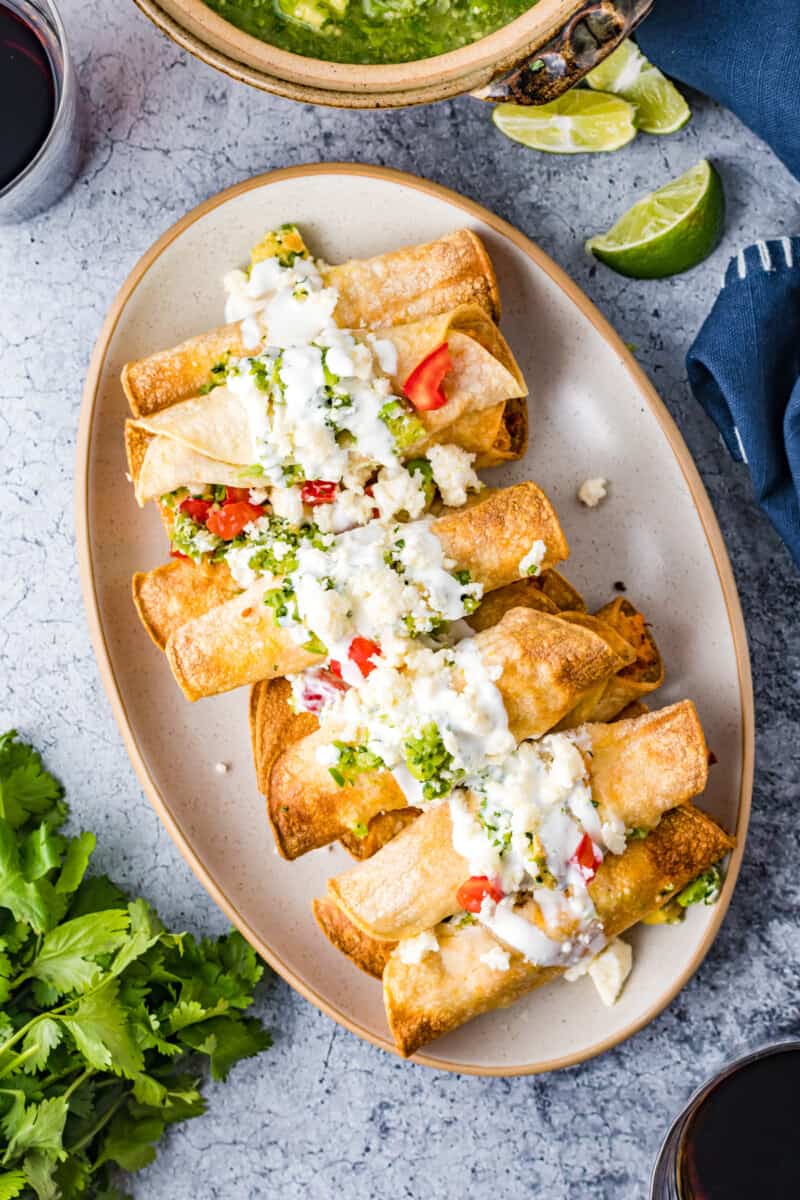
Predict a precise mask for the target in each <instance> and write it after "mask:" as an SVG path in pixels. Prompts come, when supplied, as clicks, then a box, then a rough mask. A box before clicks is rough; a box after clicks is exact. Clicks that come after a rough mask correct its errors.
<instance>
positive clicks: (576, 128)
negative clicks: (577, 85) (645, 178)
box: [492, 91, 636, 154]
mask: <svg viewBox="0 0 800 1200" xmlns="http://www.w3.org/2000/svg"><path fill="white" fill-rule="evenodd" d="M634 117H635V109H634V108H633V105H631V104H629V103H628V101H627V100H623V98H622V97H621V96H606V95H604V94H603V93H602V92H590V91H571V92H566V93H565V95H563V96H559V98H558V99H557V100H553V101H551V102H550V104H536V105H531V106H530V107H528V106H526V105H521V104H498V105H497V107H496V108H495V110H494V113H493V114H492V119H493V120H494V123H495V125H496V126H497V128H498V129H500V130H501V131H502V132H503V133H504V134H506V136H507V137H510V138H513V139H514V140H515V141H516V142H522V144H523V145H524V146H530V147H532V149H534V150H544V151H546V152H547V153H548V154H592V153H598V152H599V151H604V150H619V148H620V146H625V145H627V143H628V142H630V141H631V140H632V139H633V138H635V137H636V124H635V122H634Z"/></svg>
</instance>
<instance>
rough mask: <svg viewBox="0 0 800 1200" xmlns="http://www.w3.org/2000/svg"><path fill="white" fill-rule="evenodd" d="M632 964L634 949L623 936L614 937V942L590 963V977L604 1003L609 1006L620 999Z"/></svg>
mask: <svg viewBox="0 0 800 1200" xmlns="http://www.w3.org/2000/svg"><path fill="white" fill-rule="evenodd" d="M632 966H633V950H632V949H631V947H630V946H629V945H628V943H627V942H623V941H622V939H621V938H614V940H613V942H611V943H610V944H609V945H608V946H606V948H605V950H601V952H600V953H599V954H598V955H597V958H595V959H594V960H593V961H592V962H590V963H589V977H590V979H591V980H592V982H593V983H594V986H595V987H596V988H597V994H598V995H599V997H600V999H601V1000H602V1001H603V1004H605V1005H607V1006H608V1007H609V1008H610V1007H611V1005H612V1004H616V1002H617V1000H619V997H620V994H621V992H622V989H623V987H624V986H625V980H626V979H627V978H628V976H629V975H630V973H631V967H632Z"/></svg>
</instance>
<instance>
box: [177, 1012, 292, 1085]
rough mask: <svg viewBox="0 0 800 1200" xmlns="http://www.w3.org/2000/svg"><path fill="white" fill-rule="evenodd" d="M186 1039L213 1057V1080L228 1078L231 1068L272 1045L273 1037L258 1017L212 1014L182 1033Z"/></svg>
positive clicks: (201, 1051)
mask: <svg viewBox="0 0 800 1200" xmlns="http://www.w3.org/2000/svg"><path fill="white" fill-rule="evenodd" d="M181 1041H184V1042H186V1044H187V1045H188V1046H191V1047H192V1048H193V1049H194V1050H196V1051H197V1052H198V1053H199V1054H207V1055H208V1057H209V1058H210V1060H211V1075H212V1078H213V1079H227V1077H228V1072H229V1071H230V1069H231V1067H232V1066H233V1065H234V1064H235V1063H237V1062H239V1061H240V1060H241V1059H243V1058H252V1056H253V1055H254V1054H260V1052H261V1051H262V1050H267V1049H269V1047H270V1046H271V1045H272V1038H271V1037H270V1035H269V1033H267V1031H266V1030H265V1029H262V1027H261V1023H260V1022H259V1021H257V1020H256V1019H255V1018H254V1017H245V1018H241V1017H238V1018H234V1017H212V1018H211V1019H210V1020H208V1021H203V1022H202V1024H200V1025H193V1026H192V1027H191V1028H189V1029H184V1030H183V1031H182V1032H181Z"/></svg>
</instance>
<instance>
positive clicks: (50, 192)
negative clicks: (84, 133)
mask: <svg viewBox="0 0 800 1200" xmlns="http://www.w3.org/2000/svg"><path fill="white" fill-rule="evenodd" d="M2 5H3V7H5V8H6V9H8V10H9V11H10V12H11V14H12V15H13V16H16V17H18V18H19V19H20V20H21V21H22V22H23V23H24V24H26V25H27V26H29V28H30V29H31V30H32V31H33V32H34V33H35V35H36V36H37V37H38V38H39V40H40V41H41V43H42V45H43V46H44V49H45V51H46V52H47V57H48V59H49V61H50V68H51V70H52V74H53V86H54V89H55V106H54V112H53V120H52V123H51V125H50V130H49V132H48V134H47V136H46V137H45V140H44V141H43V142H42V144H41V146H40V147H39V149H38V150H37V151H36V153H35V154H34V156H33V158H32V159H31V160H30V161H29V162H28V163H26V164H25V166H24V167H22V169H21V170H20V172H19V174H17V175H15V176H14V178H13V179H11V180H9V182H8V183H7V184H6V185H5V187H3V188H2V189H0V224H9V223H11V222H13V221H24V220H26V219H27V218H28V217H32V216H35V215H36V213H40V212H43V211H44V210H45V209H46V208H49V207H50V205H51V204H54V203H55V201H56V200H58V198H59V197H60V196H61V195H63V193H64V192H65V191H66V190H67V188H68V187H69V186H70V184H71V183H72V182H73V180H74V179H75V176H76V175H77V173H78V167H79V165H80V123H79V111H78V97H79V93H78V83H77V79H76V77H75V69H74V67H73V65H72V62H71V60H70V57H69V52H68V50H67V40H66V35H65V33H64V26H63V24H62V21H61V17H60V16H59V14H58V12H57V10H56V8H55V5H54V4H52V3H51V0H2Z"/></svg>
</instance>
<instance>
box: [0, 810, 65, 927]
mask: <svg viewBox="0 0 800 1200" xmlns="http://www.w3.org/2000/svg"><path fill="white" fill-rule="evenodd" d="M54 899H55V896H54V893H53V888H52V885H51V884H50V883H49V882H48V880H46V879H38V880H36V882H35V883H32V882H30V881H29V880H27V879H26V878H25V876H24V875H23V873H22V867H21V865H20V857H19V846H18V844H17V839H16V836H15V834H14V830H13V828H12V827H11V825H10V824H6V823H4V822H3V823H0V908H8V909H10V911H11V913H12V914H13V916H14V918H15V919H16V920H17V921H23V922H25V923H27V924H28V925H31V926H33V929H34V931H35V932H36V933H44V931H45V930H46V929H48V928H49V927H50V924H51V920H50V914H51V908H52V902H53V900H54Z"/></svg>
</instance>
